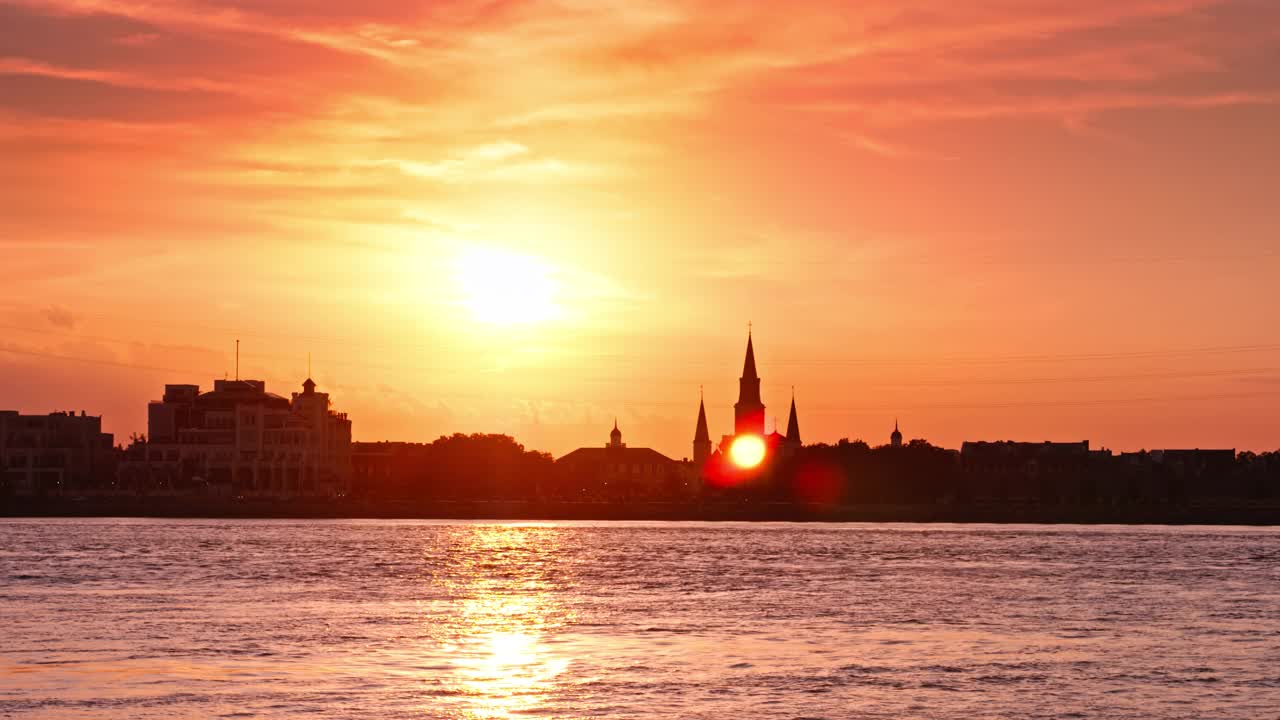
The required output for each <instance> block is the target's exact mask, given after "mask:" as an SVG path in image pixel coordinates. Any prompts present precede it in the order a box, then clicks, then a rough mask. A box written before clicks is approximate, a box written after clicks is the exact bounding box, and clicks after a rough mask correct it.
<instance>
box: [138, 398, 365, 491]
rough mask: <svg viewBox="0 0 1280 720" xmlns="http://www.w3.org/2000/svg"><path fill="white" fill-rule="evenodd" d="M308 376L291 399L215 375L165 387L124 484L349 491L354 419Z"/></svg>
mask: <svg viewBox="0 0 1280 720" xmlns="http://www.w3.org/2000/svg"><path fill="white" fill-rule="evenodd" d="M331 405H332V403H331V401H330V399H329V395H328V393H320V392H316V384H315V382H314V381H313V380H311V378H307V380H306V381H305V382H303V384H302V392H300V393H297V392H295V393H293V395H292V397H291V398H289V399H286V398H284V397H281V396H279V395H276V394H274V393H269V392H267V390H266V383H264V382H263V381H261V380H215V381H214V385H213V390H212V391H210V392H206V393H201V392H200V388H199V386H196V385H166V386H165V392H164V396H163V398H162V399H161V400H159V401H153V402H152V403H151V404H150V405H149V406H148V408H147V438H146V439H145V440H144V441H141V442H137V443H135V444H134V445H133V446H132V447H130V448H129V450H128V451H127V455H126V461H125V463H124V464H123V465H122V466H121V468H120V484H121V486H122V488H124V489H126V490H130V491H133V492H142V493H172V494H186V493H198V494H200V493H211V494H226V495H237V496H246V497H273V498H282V497H296V496H326V497H333V496H339V495H344V494H346V493H347V492H348V490H349V483H350V478H351V421H350V420H349V419H347V416H346V414H345V413H337V412H334V411H333V410H332V408H331Z"/></svg>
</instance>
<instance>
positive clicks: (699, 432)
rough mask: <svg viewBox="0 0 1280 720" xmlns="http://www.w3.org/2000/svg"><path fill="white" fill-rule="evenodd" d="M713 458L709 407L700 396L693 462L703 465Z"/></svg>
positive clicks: (697, 465)
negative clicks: (708, 414) (708, 424)
mask: <svg viewBox="0 0 1280 720" xmlns="http://www.w3.org/2000/svg"><path fill="white" fill-rule="evenodd" d="M710 459H711V432H710V431H709V430H707V407H706V405H705V404H704V403H703V400H702V398H701V397H699V398H698V426H697V427H696V428H695V429H694V431H693V464H694V466H696V467H702V466H703V465H704V464H706V462H707V461H708V460H710Z"/></svg>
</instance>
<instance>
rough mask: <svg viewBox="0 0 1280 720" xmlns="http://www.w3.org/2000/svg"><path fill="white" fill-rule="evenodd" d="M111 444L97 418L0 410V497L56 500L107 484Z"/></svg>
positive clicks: (81, 414) (100, 418)
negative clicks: (50, 496)
mask: <svg viewBox="0 0 1280 720" xmlns="http://www.w3.org/2000/svg"><path fill="white" fill-rule="evenodd" d="M111 443H112V437H111V434H110V433H104V432H102V417H101V416H91V415H86V414H85V413H84V411H83V410H82V411H80V414H79V415H77V414H75V413H74V412H55V413H49V414H48V415H20V414H19V413H18V412H17V411H16V410H0V494H12V495H21V496H31V495H58V494H63V493H79V492H82V491H85V490H87V489H90V488H96V487H101V486H104V485H107V484H109V483H110V481H111V475H112V471H113V470H114V451H113V449H112V445H111Z"/></svg>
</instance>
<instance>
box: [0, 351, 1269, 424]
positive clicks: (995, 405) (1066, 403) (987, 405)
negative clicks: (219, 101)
mask: <svg viewBox="0 0 1280 720" xmlns="http://www.w3.org/2000/svg"><path fill="white" fill-rule="evenodd" d="M0 353H12V354H17V355H26V356H31V357H40V358H45V359H50V360H60V361H67V362H77V363H87V364H93V365H104V366H109V367H118V368H126V369H134V370H145V371H149V372H168V373H175V374H186V375H189V374H193V373H194V372H196V371H192V370H190V369H186V370H183V369H178V368H170V367H159V366H152V365H139V364H135V363H125V362H118V361H114V360H104V359H99V358H83V357H76V356H71V355H60V354H56V353H47V352H40V351H33V350H21V349H16V348H0ZM203 372H206V373H207V371H203ZM214 374H215V375H216V373H214ZM266 379H268V380H271V381H272V382H281V383H282V384H288V382H289V381H288V380H283V379H280V378H272V377H267V378H266ZM432 394H433V395H434V396H435V397H444V398H467V399H492V398H493V397H494V395H493V394H491V393H464V392H458V391H448V390H447V391H443V392H441V391H435V392H433V393H432ZM1272 395H1280V391H1256V392H1238V393H1214V394H1200V395H1166V396H1142V397H1129V398H1125V397H1113V398H1101V399H1093V400H1047V401H1026V402H1021V401H1015V402H982V403H916V404H912V403H898V404H894V405H893V406H892V407H890V406H887V405H886V406H869V405H867V406H850V405H829V404H813V405H807V406H806V408H805V412H806V413H837V412H869V411H889V410H895V409H897V410H902V409H906V410H977V409H1000V408H1009V409H1012V408H1027V407H1072V406H1105V405H1123V404H1135V403H1160V402H1183V401H1195V400H1210V399H1232V398H1254V397H1264V396H1272ZM514 399H515V400H519V401H528V402H543V403H562V404H580V403H582V402H583V400H582V399H581V398H565V397H551V396H542V397H537V396H523V397H519V398H514ZM622 404H625V405H638V406H648V407H673V408H674V407H680V408H685V407H692V405H691V403H689V402H683V401H657V400H624V401H622ZM709 405H710V406H711V407H713V408H728V407H729V405H728V404H721V403H714V402H713V403H709Z"/></svg>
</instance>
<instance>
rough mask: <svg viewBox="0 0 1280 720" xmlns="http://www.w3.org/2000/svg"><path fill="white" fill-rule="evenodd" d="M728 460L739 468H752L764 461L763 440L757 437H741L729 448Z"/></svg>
mask: <svg viewBox="0 0 1280 720" xmlns="http://www.w3.org/2000/svg"><path fill="white" fill-rule="evenodd" d="M729 459H731V460H733V464H734V465H737V466H738V467H740V468H743V469H748V468H753V467H755V466H757V465H759V464H760V463H761V461H763V460H764V440H762V439H760V436H759V435H742V436H739V437H738V438H736V439H735V440H734V441H733V444H732V445H730V446H729Z"/></svg>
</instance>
